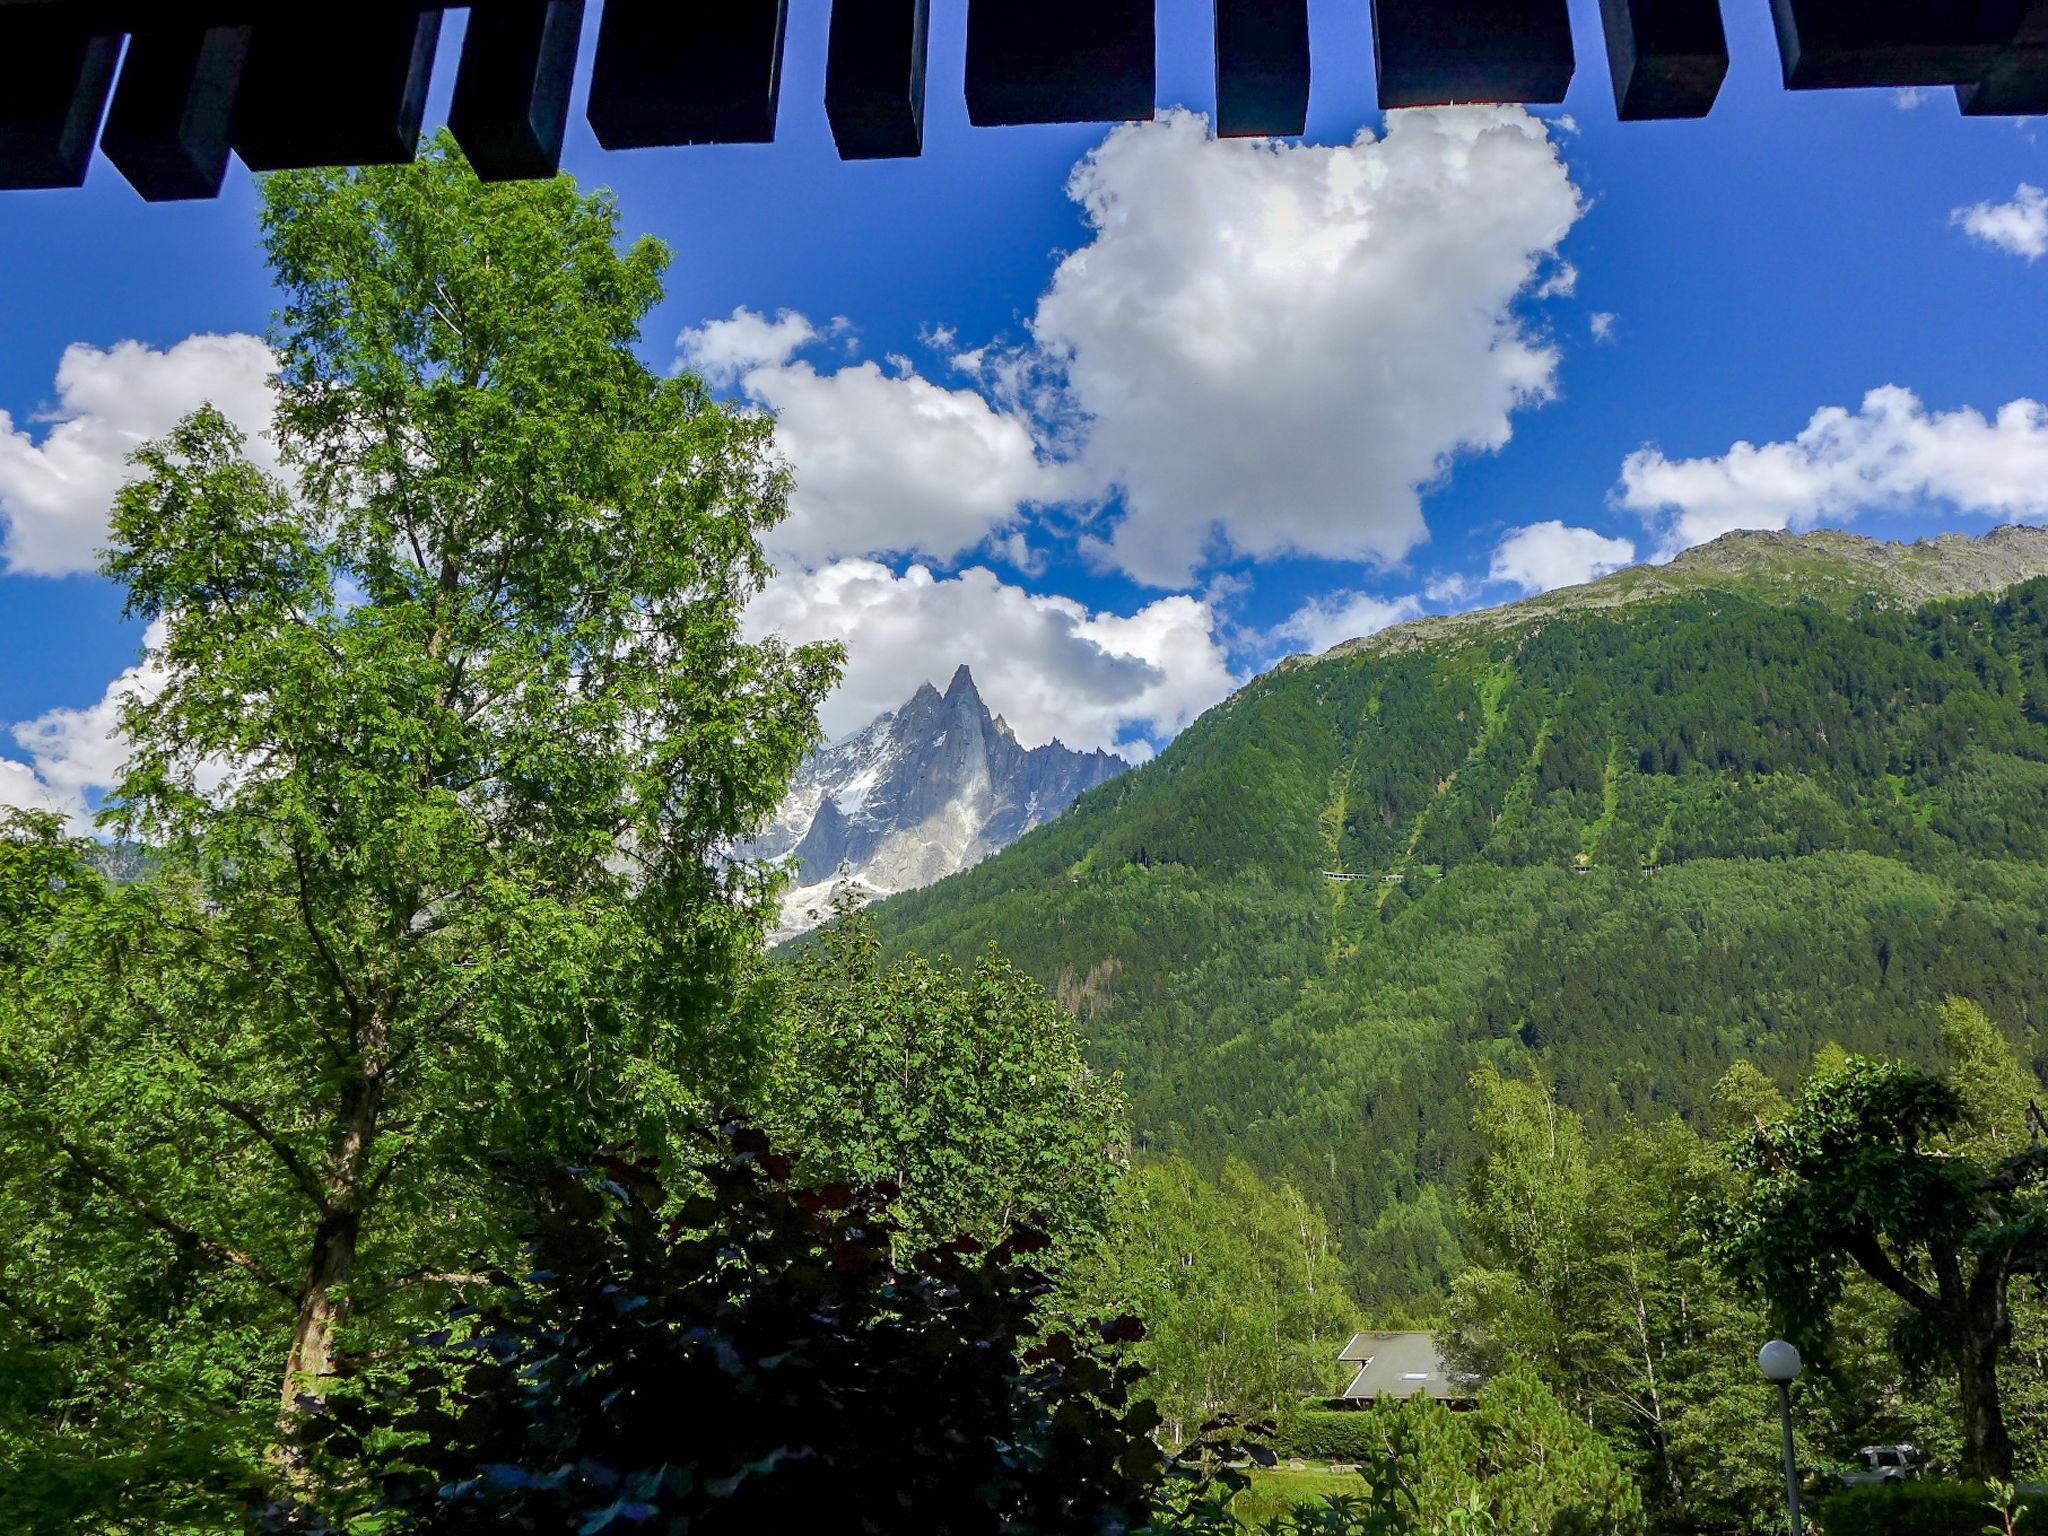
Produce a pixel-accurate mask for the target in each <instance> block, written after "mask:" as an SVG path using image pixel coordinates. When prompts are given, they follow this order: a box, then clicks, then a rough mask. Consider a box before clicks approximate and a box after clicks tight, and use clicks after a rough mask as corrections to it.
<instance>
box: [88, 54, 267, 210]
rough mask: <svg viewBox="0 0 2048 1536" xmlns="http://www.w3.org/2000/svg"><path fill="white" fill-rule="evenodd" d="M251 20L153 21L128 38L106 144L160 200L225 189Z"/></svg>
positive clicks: (140, 187) (133, 180)
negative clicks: (205, 23) (227, 23)
mask: <svg viewBox="0 0 2048 1536" xmlns="http://www.w3.org/2000/svg"><path fill="white" fill-rule="evenodd" d="M249 37H250V29H249V28H248V27H200V26H190V25H187V26H182V27H170V28H152V29H150V30H148V31H143V32H138V33H136V34H135V35H134V36H133V37H132V38H130V39H129V40H128V56H127V58H126V59H124V60H123V61H122V64H121V80H120V83H119V84H118V85H117V86H116V87H115V88H114V105H113V109H112V110H111V111H110V112H109V113H108V114H107V126H106V130H105V132H103V133H102V134H101V136H100V148H101V149H102V150H103V151H104V152H105V153H106V157H107V159H108V160H110V161H112V162H113V165H114V168H115V169H116V170H118V171H119V172H120V173H121V174H122V175H123V176H125V177H127V178H128V184H129V185H130V186H131V187H133V188H134V189H135V190H136V191H137V192H139V193H141V194H142V196H143V197H144V198H145V199H147V200H148V201H150V202H152V203H164V202H179V201H184V200H186V199H190V198H200V197H218V196H219V195H220V186H221V182H222V180H223V179H225V177H226V176H227V169H228V141H229V138H230V135H231V130H232V128H233V126H234V117H235V98H236V97H237V95H239V93H240V91H241V88H242V68H243V66H244V65H245V64H246V63H247V62H248V58H249Z"/></svg>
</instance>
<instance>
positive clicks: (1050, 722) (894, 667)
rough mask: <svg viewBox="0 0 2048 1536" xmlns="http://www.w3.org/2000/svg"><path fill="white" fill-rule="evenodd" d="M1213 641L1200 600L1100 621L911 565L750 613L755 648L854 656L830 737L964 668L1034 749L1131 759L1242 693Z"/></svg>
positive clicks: (776, 600)
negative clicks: (814, 643) (785, 643)
mask: <svg viewBox="0 0 2048 1536" xmlns="http://www.w3.org/2000/svg"><path fill="white" fill-rule="evenodd" d="M1216 628H1217V621H1216V614H1215V612H1214V611H1213V610H1212V608H1211V607H1210V605H1209V604H1208V603H1206V602H1204V601H1202V600H1201V599H1199V598H1195V597H1190V596H1175V597H1166V598H1161V599H1159V600H1158V601H1157V602H1153V603H1149V604H1147V605H1146V606H1144V607H1142V608H1140V609H1138V610H1137V611H1136V612H1135V613H1131V614H1116V613H1109V612H1091V611H1090V610H1089V609H1088V608H1087V607H1085V606H1084V605H1083V604H1081V603H1078V602H1075V601H1074V600H1073V599H1072V598H1067V597H1058V596H1042V595H1038V594H1034V593H1030V592H1026V591H1025V590H1024V589H1023V588H1021V587H1015V586H1011V585H1009V584H1007V583H1005V582H1003V581H1002V580H1001V579H999V578H998V577H997V576H996V575H995V573H994V572H992V571H990V570H988V569H986V568H984V567H981V566H971V567H969V568H967V569H966V570H963V571H961V572H959V573H958V574H957V575H953V576H946V577H941V576H936V575H934V574H933V573H932V571H931V570H930V569H928V568H927V567H925V566H922V565H913V566H911V567H910V568H909V569H908V570H906V571H904V572H903V574H902V575H900V576H899V575H897V574H896V573H895V572H894V571H892V570H890V569H889V567H887V566H885V565H882V564H879V563H877V562H875V561H872V560H840V561H835V562H833V563H831V564H829V565H826V566H823V567H821V568H820V569H818V570H816V571H810V572H801V573H787V574H784V575H780V576H777V577H775V578H774V579H773V580H772V581H770V582H769V584H768V587H767V589H766V590H765V591H764V592H762V593H761V594H760V596H759V597H758V598H756V599H755V601H754V603H753V605H752V607H751V608H750V609H749V610H748V613H747V629H748V631H749V633H750V634H753V635H756V636H759V635H762V634H767V633H777V634H783V635H787V636H789V637H791V638H793V639H804V640H811V639H833V640H840V641H843V642H844V643H845V645H846V648H847V667H846V675H845V677H844V678H843V679H842V680H841V682H840V685H839V687H838V689H837V691H835V692H834V693H833V695H832V697H831V698H830V699H829V700H827V701H826V704H825V707H824V725H825V729H826V731H827V732H828V733H829V734H831V735H834V736H838V735H842V734H844V733H846V732H848V731H851V730H855V729H858V728H859V727H860V726H862V725H865V724H866V723H867V722H868V721H869V720H871V719H873V718H874V717H875V716H876V715H878V714H880V713H881V712H882V711H883V710H886V709H894V708H895V707H896V706H898V705H899V704H901V703H902V702H903V701H904V700H905V699H907V698H909V697H910V695H911V694H912V693H914V692H915V691H916V690H917V686H918V684H919V683H921V682H929V683H931V684H933V685H934V686H935V687H940V688H943V687H945V685H946V683H947V680H948V679H949V678H950V677H951V675H952V673H953V669H954V668H955V667H957V666H959V665H960V663H962V662H966V663H967V664H968V665H969V666H971V667H972V668H973V669H974V677H975V681H976V683H977V684H978V685H979V687H980V689H981V694H982V697H983V699H985V700H986V701H987V703H988V706H989V708H990V709H992V710H994V711H996V712H997V713H999V714H1001V715H1003V716H1004V717H1005V718H1006V719H1008V721H1009V722H1010V725H1011V727H1012V728H1013V729H1014V730H1015V731H1016V733H1017V736H1018V739H1019V740H1021V741H1022V742H1024V744H1025V745H1027V746H1038V745H1042V744H1044V743H1045V742H1047V741H1050V740H1052V739H1053V738H1054V737H1055V736H1057V737H1058V738H1059V739H1060V740H1062V741H1064V742H1065V743H1066V744H1067V745H1068V746H1070V747H1080V748H1093V747H1102V748H1106V749H1109V750H1113V751H1120V752H1122V753H1123V754H1124V755H1125V756H1126V757H1131V758H1134V759H1143V758H1146V757H1149V756H1151V754H1152V743H1153V741H1154V740H1156V739H1160V738H1164V737H1167V736H1171V735H1173V734H1174V733H1175V732H1177V731H1179V730H1180V729H1181V728H1182V727H1183V726H1185V725H1186V724H1187V723H1188V722H1189V721H1191V720H1193V719H1194V718H1195V716H1196V715H1198V714H1200V713H1201V712H1202V711H1203V710H1205V709H1207V708H1208V707H1209V706H1210V705H1212V704H1214V703H1216V702H1217V701H1218V700H1220V699H1222V698H1223V697H1224V696H1225V695H1226V694H1227V693H1229V691H1230V690H1231V688H1232V687H1234V686H1235V685H1236V679H1235V678H1234V677H1233V676H1232V674H1231V670H1230V666H1229V663H1228V659H1227V658H1226V656H1225V654H1224V651H1223V647H1222V645H1221V644H1220V643H1219V641H1218V639H1217V635H1216Z"/></svg>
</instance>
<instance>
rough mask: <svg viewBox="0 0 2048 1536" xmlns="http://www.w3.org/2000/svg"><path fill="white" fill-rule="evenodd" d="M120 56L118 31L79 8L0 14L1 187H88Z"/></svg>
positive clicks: (22, 9)
mask: <svg viewBox="0 0 2048 1536" xmlns="http://www.w3.org/2000/svg"><path fill="white" fill-rule="evenodd" d="M120 57H121V33H120V31H119V30H118V29H109V28H106V27H102V26H99V25H97V24H96V23H95V22H94V21H92V20H91V19H89V18H87V17H84V16H82V15H81V14H80V13H79V12H77V11H76V10H73V9H62V10H60V9H58V8H56V7H54V6H49V5H44V6H17V7H14V8H13V9H11V10H0V59H6V60H12V61H13V66H12V67H11V68H9V69H8V70H7V71H6V74H7V79H6V84H5V87H4V88H0V187H23V188H27V187H77V186H83V185H84V184H85V171H86V166H87V165H88V164H89V163H90V162H91V160H92V147H93V143H94V141H95V139H97V137H98V135H99V130H100V118H101V117H102V116H103V115H104V114H105V112H106V110H107V91H108V89H109V88H110V87H111V86H112V85H113V83H114V67H115V64H116V63H117V62H118V60H119V59H120Z"/></svg>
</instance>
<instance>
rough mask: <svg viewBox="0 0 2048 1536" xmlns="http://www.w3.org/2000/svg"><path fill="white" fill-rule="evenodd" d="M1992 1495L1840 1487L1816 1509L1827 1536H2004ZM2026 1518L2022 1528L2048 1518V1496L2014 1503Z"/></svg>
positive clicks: (1977, 1486) (1972, 1486)
mask: <svg viewBox="0 0 2048 1536" xmlns="http://www.w3.org/2000/svg"><path fill="white" fill-rule="evenodd" d="M1997 1507H1998V1506H1997V1503H1996V1501H1994V1499H1993V1497H1992V1494H1991V1491H1990V1490H1989V1489H1987V1488H1986V1487H1985V1486H1984V1485H1983V1484H1982V1483H1953V1482H1912V1483H1879V1484H1877V1485H1875V1486H1873V1487H1868V1488H1842V1489H1838V1490H1837V1491H1835V1492H1833V1493H1831V1494H1829V1495H1828V1496H1827V1497H1826V1498H1824V1499H1823V1500H1821V1503H1820V1508H1819V1511H1818V1514H1819V1518H1820V1521H1821V1523H1822V1527H1823V1529H1825V1530H1826V1532H1827V1536H1985V1533H1986V1532H1989V1533H1991V1536H2004V1533H2005V1532H2006V1529H2007V1527H2006V1525H2005V1523H2004V1521H2003V1520H2002V1519H2001V1518H2000V1517H1999V1515H1998V1513H1997V1512H1996V1511H1997ZM2013 1507H2014V1509H2015V1510H2016V1511H2017V1512H2019V1513H2020V1514H2021V1515H2022V1516H2025V1517H2031V1518H2025V1519H2023V1520H2022V1522H2021V1526H2020V1528H2021V1529H2024V1530H2029V1531H2031V1530H2032V1529H2033V1528H2034V1525H2035V1522H2037V1521H2043V1520H2048V1496H2041V1495H2034V1496H2029V1497H2022V1498H2019V1499H2017V1500H2014V1501H2013Z"/></svg>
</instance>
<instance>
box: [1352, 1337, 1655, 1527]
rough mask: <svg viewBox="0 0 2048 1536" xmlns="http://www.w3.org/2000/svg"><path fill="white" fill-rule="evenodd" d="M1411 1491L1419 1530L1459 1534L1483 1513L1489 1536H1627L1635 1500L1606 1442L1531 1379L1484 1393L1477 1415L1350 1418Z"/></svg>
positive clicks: (1438, 1410) (1513, 1375)
mask: <svg viewBox="0 0 2048 1536" xmlns="http://www.w3.org/2000/svg"><path fill="white" fill-rule="evenodd" d="M1357 1417H1358V1418H1360V1419H1362V1420H1365V1421H1366V1422H1368V1423H1369V1424H1370V1425H1371V1426H1372V1429H1373V1432H1374V1433H1376V1434H1377V1436H1378V1437H1379V1446H1380V1451H1379V1454H1380V1455H1381V1456H1383V1457H1386V1458H1389V1459H1391V1460H1392V1462H1393V1463H1394V1465H1396V1466H1398V1467H1399V1468H1400V1471H1401V1476H1402V1479H1403V1481H1404V1482H1405V1483H1406V1484H1407V1486H1408V1488H1409V1489H1410V1490H1411V1492H1412V1494H1413V1496H1414V1498H1415V1500H1416V1503H1417V1506H1418V1509H1419V1513H1420V1517H1421V1528H1422V1529H1424V1530H1431V1531H1436V1530H1445V1529H1457V1528H1460V1527H1459V1524H1458V1517H1459V1514H1460V1512H1461V1511H1467V1510H1475V1509H1476V1510H1483V1511H1484V1512H1485V1514H1486V1516H1487V1518H1488V1521H1489V1522H1490V1523H1489V1524H1487V1525H1485V1526H1484V1527H1480V1528H1483V1529H1487V1530H1496V1531H1502V1532H1512V1533H1515V1536H1596V1533H1597V1536H1634V1533H1638V1532H1641V1531H1642V1530H1643V1508H1642V1498H1641V1495H1640V1494H1639V1493H1638V1492H1637V1489H1636V1486H1635V1483H1634V1480H1633V1479H1632V1478H1631V1477H1630V1476H1629V1474H1628V1472H1627V1471H1626V1469H1625V1468H1624V1467H1623V1466H1622V1464H1621V1461H1620V1459H1619V1458H1618V1457H1617V1456H1616V1455H1615V1454H1614V1452H1613V1450H1612V1449H1611V1448H1610V1447H1609V1446H1608V1445H1607V1443H1606V1441H1605V1440H1604V1439H1603V1438H1602V1437H1601V1436H1600V1435H1599V1434H1598V1433H1597V1432H1596V1431H1594V1430H1592V1429H1589V1428H1588V1427H1587V1426H1586V1424H1585V1422H1584V1421H1583V1420H1582V1419H1580V1418H1579V1417H1578V1416H1577V1415H1575V1414H1573V1413H1572V1412H1571V1411H1570V1410H1569V1409H1568V1408H1566V1407H1565V1405H1564V1404H1563V1403H1561V1402H1559V1401H1558V1399H1557V1397H1556V1396H1555V1395H1554V1394H1553V1393H1552V1392H1551V1391H1550V1389H1549V1388H1547V1387H1546V1386H1544V1385H1543V1383H1542V1382H1541V1381H1539V1380H1538V1379H1537V1378H1536V1377H1535V1376H1534V1375H1533V1374H1531V1373H1529V1372H1527V1371H1522V1370H1511V1371H1509V1372H1507V1373H1506V1374H1504V1375H1502V1376H1499V1377H1496V1378H1495V1379H1494V1380H1493V1381H1490V1382H1488V1383H1487V1384H1486V1386H1485V1388H1484V1389H1483V1390H1482V1391H1481V1392H1480V1394H1479V1400H1478V1403H1477V1405H1476V1406H1475V1407H1473V1408H1472V1409H1470V1410H1469V1411H1462V1412H1458V1411H1453V1410H1451V1409H1449V1408H1447V1407H1445V1406H1444V1405H1443V1404H1441V1403H1438V1402H1434V1401H1432V1400H1430V1399H1428V1398H1422V1397H1416V1398H1410V1399H1408V1400H1406V1401H1405V1402H1396V1401H1393V1400H1387V1401H1383V1402H1380V1403H1377V1404H1375V1405H1374V1406H1373V1407H1372V1408H1371V1409H1370V1410H1368V1411H1365V1412H1362V1413H1360V1414H1358V1415H1357Z"/></svg>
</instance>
